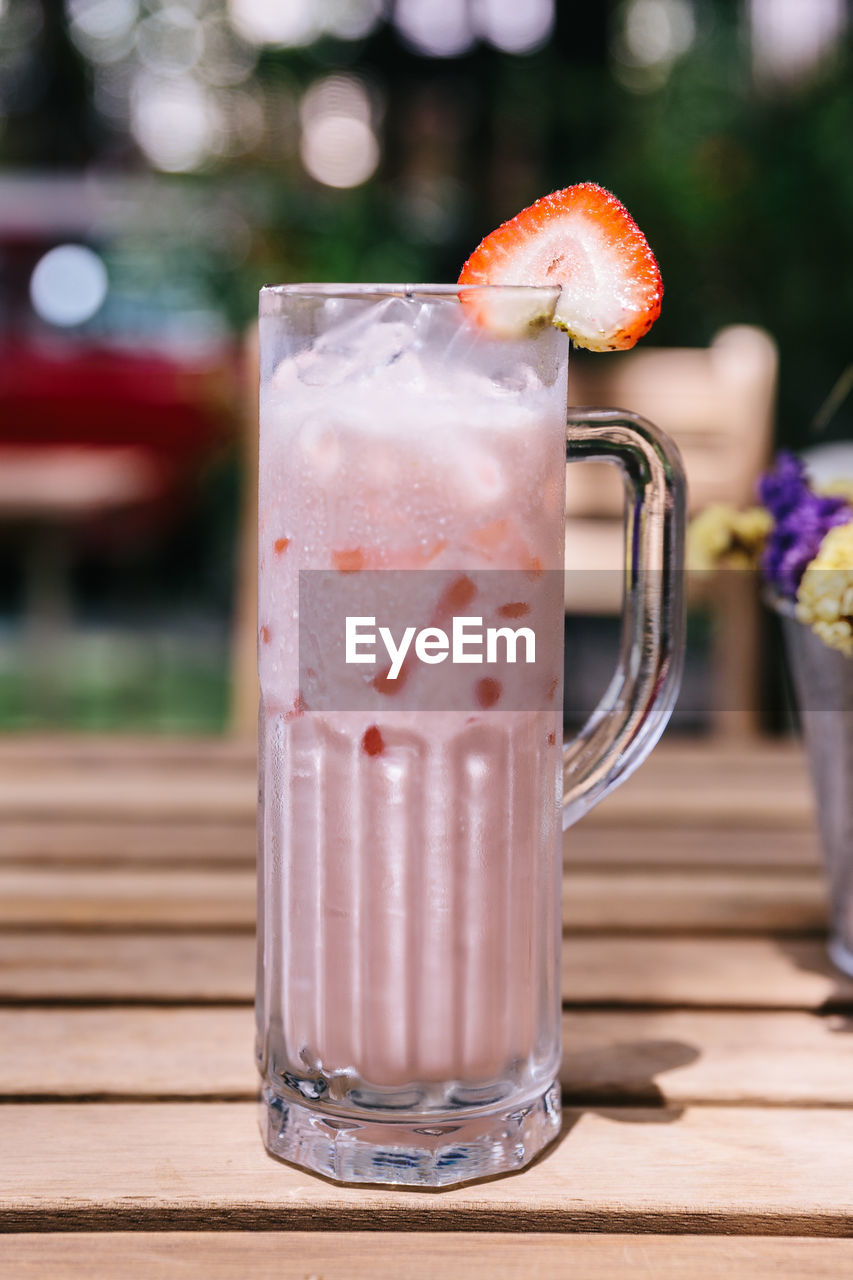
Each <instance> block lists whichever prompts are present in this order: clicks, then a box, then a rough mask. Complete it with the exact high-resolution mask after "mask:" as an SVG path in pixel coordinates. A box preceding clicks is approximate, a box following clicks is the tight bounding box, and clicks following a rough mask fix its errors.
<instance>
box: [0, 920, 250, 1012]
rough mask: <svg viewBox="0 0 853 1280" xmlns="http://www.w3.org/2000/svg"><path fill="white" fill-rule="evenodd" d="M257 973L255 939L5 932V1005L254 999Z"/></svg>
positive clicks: (1, 971) (1, 979) (1, 986)
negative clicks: (255, 975)
mask: <svg viewBox="0 0 853 1280" xmlns="http://www.w3.org/2000/svg"><path fill="white" fill-rule="evenodd" d="M254 970H255V944H254V939H253V938H252V937H251V936H250V935H248V934H221V933H217V934H196V935H193V934H185V935H181V934H161V935H156V934H144V933H143V934H139V933H136V934H134V933H127V934H87V933H80V934H73V933H56V934H42V933H20V932H15V931H9V932H5V933H0V1000H3V1001H10V1000H11V1001H16V1002H20V1001H25V1002H32V1001H33V1000H43V1001H44V1000H49V1001H55V1000H68V1001H73V1002H75V1003H80V1002H84V1001H85V1002H93V1001H96V1002H97V1001H101V1002H110V1003H112V1002H115V1001H117V1000H121V1001H122V1002H124V1003H137V1004H140V1003H142V1004H148V1003H151V1002H152V1001H155V1002H158V1001H164V1002H166V1003H172V1004H186V1003H192V1002H197V1001H198V1002H203V1003H212V1002H215V1003H220V1004H221V1003H223V1002H228V1001H232V1002H233V1001H249V1000H251V999H252V993H253V988H254Z"/></svg>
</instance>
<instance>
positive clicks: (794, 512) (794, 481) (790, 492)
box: [758, 453, 853, 599]
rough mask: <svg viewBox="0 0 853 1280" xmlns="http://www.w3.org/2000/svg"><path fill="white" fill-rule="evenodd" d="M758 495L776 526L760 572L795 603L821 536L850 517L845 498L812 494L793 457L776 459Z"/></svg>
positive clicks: (786, 455) (784, 455)
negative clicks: (803, 577)
mask: <svg viewBox="0 0 853 1280" xmlns="http://www.w3.org/2000/svg"><path fill="white" fill-rule="evenodd" d="M758 494H759V497H760V499H761V501H762V503H763V504H764V506H765V507H766V508H767V510H768V511H769V512H770V514H771V515H772V517H773V522H774V523H773V528H772V530H771V532H770V535H769V537H768V539H767V543H766V546H765V548H764V554H763V556H762V558H761V568H762V570H763V571H764V576H765V577H766V578H767V581H768V582H769V583H770V585H771V586H773V587H775V588H776V590H777V591H780V592H781V593H782V595H784V596H788V597H789V598H790V599H793V598H794V597H795V596H796V594H797V588H798V587H799V585H800V578H801V577H802V576H803V573H804V572H805V568H806V565H807V564H808V563H809V561H811V560H813V559H814V558H815V556H816V555H817V553H818V551H819V550H820V544H821V542H822V541H823V539H824V537H825V535H826V534H827V533H828V532H829V530H830V529H832V528H833V527H834V526H835V525H837V524H847V522H848V521H849V520H851V519H853V511H851V509H850V507H849V505H848V503H847V501H846V499H844V498H840V497H834V496H830V495H828V494H827V495H823V494H818V493H815V492H814V490H813V489H812V488H811V486H810V484H809V482H808V478H807V476H806V468H805V464H804V463H803V462H801V460H800V459H799V458H796V457H795V456H794V455H793V454H792V453H780V454H779V456H778V458H777V460H776V465H775V467H774V468H773V470H772V471H768V472H767V473H766V474H765V475H763V476H762V477H761V480H760V481H759V484H758Z"/></svg>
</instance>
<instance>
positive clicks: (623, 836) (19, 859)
mask: <svg viewBox="0 0 853 1280" xmlns="http://www.w3.org/2000/svg"><path fill="white" fill-rule="evenodd" d="M255 841H256V836H255V818H254V813H247V814H246V815H245V817H244V818H243V819H242V820H240V821H233V822H228V823H222V822H219V821H210V820H207V819H206V818H203V817H201V816H198V815H196V816H194V817H192V819H191V820H188V821H183V822H181V821H171V822H170V821H167V820H163V821H160V820H158V819H157V818H156V817H149V818H144V819H143V818H140V817H136V818H135V819H133V820H132V821H123V820H122V819H121V818H97V817H91V816H90V817H88V818H87V817H86V816H85V815H83V816H78V817H76V818H71V817H65V818H55V819H51V818H50V817H45V816H41V817H31V818H27V819H20V818H17V819H16V818H9V817H6V818H2V819H0V867H2V866H4V865H5V866H27V867H47V866H57V867H61V866H63V865H65V864H67V865H69V866H97V867H119V868H120V867H128V866H133V865H137V864H141V865H144V866H170V867H193V866H204V867H214V868H215V867H221V866H232V865H233V866H244V867H252V868H254V865H255ZM563 850H564V858H565V861H566V864H567V866H569V867H571V868H578V869H580V868H585V869H587V870H590V871H600V870H603V869H605V868H624V869H626V870H634V871H636V870H637V869H638V868H640V867H645V868H652V869H661V868H670V867H671V868H687V867H689V868H691V869H692V870H693V871H699V870H705V871H712V870H721V869H723V868H733V869H736V870H745V869H749V868H762V869H763V870H765V871H767V870H769V869H770V870H772V869H773V868H780V869H782V868H790V869H799V868H811V867H820V865H821V859H820V849H819V844H818V837H817V832H816V831H815V830H814V829H813V828H811V827H807V828H802V829H800V828H796V827H794V828H791V827H770V826H767V827H766V829H765V830H764V831H763V832H762V834H761V835H760V836H757V835H756V831H755V828H754V827H737V826H730V827H727V828H725V829H716V830H711V829H707V828H703V827H693V826H688V825H678V826H667V825H665V824H658V825H656V826H651V825H647V826H641V827H633V826H631V825H630V823H629V822H626V821H622V822H621V823H619V824H617V823H614V824H612V825H610V826H596V825H594V824H592V823H590V822H589V821H588V820H584V821H583V822H581V823H579V824H578V825H577V826H576V827H573V828H572V829H571V830H570V831H568V832H567V833H566V836H565V839H564V842H563Z"/></svg>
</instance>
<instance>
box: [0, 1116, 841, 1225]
mask: <svg viewBox="0 0 853 1280" xmlns="http://www.w3.org/2000/svg"><path fill="white" fill-rule="evenodd" d="M0 1147H2V1149H3V1150H5V1151H9V1152H14V1159H11V1160H5V1161H3V1162H2V1164H0V1225H2V1226H3V1227H4V1228H5V1229H6V1230H17V1231H20V1230H26V1229H37V1230H41V1231H44V1230H53V1229H57V1228H60V1229H63V1228H64V1229H70V1228H78V1229H85V1230H92V1229H94V1228H97V1229H99V1230H120V1229H127V1228H129V1227H134V1228H140V1227H156V1228H159V1229H168V1228H176V1227H181V1228H200V1229H207V1230H210V1229H212V1228H213V1229H215V1228H217V1227H223V1228H224V1227H230V1228H234V1229H237V1228H242V1227H253V1228H263V1227H275V1228H278V1229H281V1228H282V1227H286V1228H288V1229H292V1230H314V1231H316V1230H341V1229H362V1230H365V1229H373V1230H376V1229H380V1230H381V1229H392V1230H397V1231H400V1230H448V1229H451V1230H469V1231H477V1230H479V1231H484V1230H499V1229H505V1230H513V1231H525V1230H539V1231H569V1230H591V1229H592V1230H595V1229H599V1230H607V1231H616V1232H619V1231H651V1232H659V1231H689V1232H693V1233H701V1232H709V1233H711V1232H720V1233H749V1234H791V1235H797V1234H809V1235H850V1234H851V1232H853V1212H851V1207H850V1165H851V1159H853V1111H849V1110H839V1109H828V1110H827V1109H821V1108H815V1107H812V1108H806V1109H794V1108H790V1109H786V1110H784V1111H782V1110H781V1109H773V1108H748V1107H734V1108H719V1107H697V1108H695V1109H690V1110H686V1111H678V1110H675V1111H673V1110H666V1109H662V1108H657V1109H629V1108H616V1109H612V1110H609V1111H604V1110H597V1111H569V1112H567V1113H566V1117H565V1125H564V1130H563V1136H562V1138H561V1140H560V1141H559V1142H558V1143H557V1144H555V1146H554V1147H552V1148H551V1149H550V1150H549V1151H548V1152H547V1153H545V1154H544V1155H543V1156H542V1157H541V1158H540V1159H539V1160H538V1161H536V1162H535V1163H534V1164H533V1165H532V1166H531V1167H530V1168H529V1169H528V1170H527V1171H526V1172H525V1174H524V1175H523V1176H521V1177H515V1178H501V1179H494V1180H491V1181H486V1182H481V1183H477V1184H473V1185H469V1186H463V1187H459V1188H453V1189H447V1190H445V1191H443V1192H442V1193H441V1194H440V1195H436V1194H435V1193H433V1192H430V1191H417V1190H409V1191H407V1192H406V1194H404V1195H401V1194H400V1193H399V1192H396V1191H394V1190H393V1189H389V1190H382V1189H377V1188H373V1187H355V1188H354V1187H340V1186H334V1185H332V1184H331V1183H329V1182H327V1181H325V1180H324V1179H320V1178H315V1177H311V1176H310V1175H308V1174H306V1173H305V1172H303V1171H301V1170H298V1169H295V1168H291V1167H289V1166H287V1165H285V1164H283V1163H282V1162H280V1161H275V1160H272V1159H270V1157H268V1156H267V1155H266V1154H265V1153H264V1151H263V1149H262V1147H261V1143H260V1140H259V1137H258V1130H257V1116H256V1108H255V1105H254V1104H252V1103H247V1102H232V1103H226V1102H208V1103H204V1104H201V1105H199V1104H198V1103H155V1102H149V1103H123V1104H122V1105H121V1107H120V1108H119V1107H117V1106H116V1105H115V1104H110V1103H68V1104H63V1103H58V1104H54V1105H50V1106H44V1105H40V1104H35V1105H32V1104H25V1103H23V1104H9V1105H7V1106H4V1107H2V1108H0Z"/></svg>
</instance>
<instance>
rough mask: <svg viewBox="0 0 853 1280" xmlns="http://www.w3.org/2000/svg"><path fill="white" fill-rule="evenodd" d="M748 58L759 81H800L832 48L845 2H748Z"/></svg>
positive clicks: (841, 26)
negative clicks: (749, 40) (750, 50)
mask: <svg viewBox="0 0 853 1280" xmlns="http://www.w3.org/2000/svg"><path fill="white" fill-rule="evenodd" d="M749 18H750V28H751V35H752V55H753V64H754V67H755V71H756V75H757V76H758V78H759V79H760V80H789V81H796V80H800V79H802V78H803V77H804V76H805V75H807V74H808V72H809V71H811V70H812V68H813V67H816V66H818V65H819V64H820V63H821V62H822V61H823V59H824V58H825V57H826V55H827V54H828V53H829V52H830V51H831V50H832V49H833V48H834V47H835V45H836V44H837V42H838V39H839V36H840V35H841V33H842V31H843V30H844V27H845V26H846V23H847V10H846V7H845V0H807V3H804V2H803V0H750V5H749Z"/></svg>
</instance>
